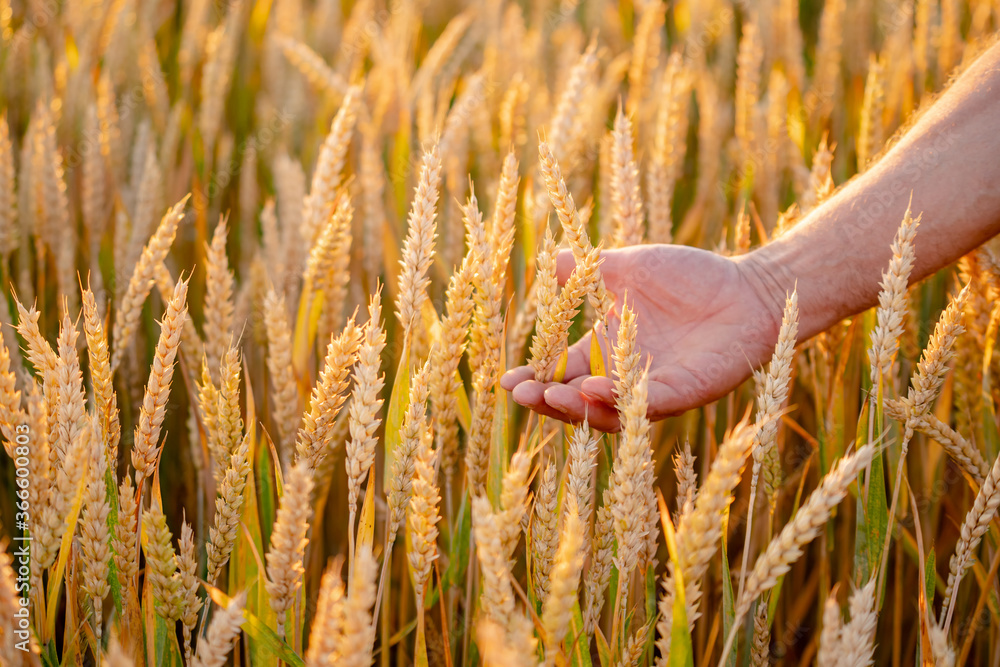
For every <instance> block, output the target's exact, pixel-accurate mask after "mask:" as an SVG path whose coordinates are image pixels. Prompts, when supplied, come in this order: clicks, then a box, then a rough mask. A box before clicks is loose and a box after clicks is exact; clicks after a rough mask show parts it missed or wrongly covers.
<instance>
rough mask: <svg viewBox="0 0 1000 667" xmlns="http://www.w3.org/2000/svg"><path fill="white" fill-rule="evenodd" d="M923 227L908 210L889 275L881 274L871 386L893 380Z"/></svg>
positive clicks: (870, 357)
mask: <svg viewBox="0 0 1000 667" xmlns="http://www.w3.org/2000/svg"><path fill="white" fill-rule="evenodd" d="M919 224H920V216H919V215H918V216H917V217H916V219H914V218H913V217H912V215H911V214H910V207H909V206H907V207H906V213H904V214H903V222H902V223H900V225H899V231H897V232H896V237H895V238H894V239H893V241H892V259H891V260H889V269H888V271H886V272H884V273H883V274H882V283H881V285H882V290H881V291H880V292H879V295H878V301H879V307H878V309H877V311H876V318H877V320H878V323H877V324H876V325H875V330H874V331H872V338H871V348H870V349H869V350H868V360H869V362H870V363H871V378H872V384H873V385H878V382H879V376H880V375H881V378H882V381H883V382H885V381H887V380H889V379H890V378H891V377H892V363H893V360H894V359H895V356H896V352H897V351H898V350H899V337H900V336H901V335H902V333H903V319H904V317H905V316H906V307H907V303H906V287H907V282H908V281H909V278H910V272H911V271H912V270H913V261H914V251H913V240H914V237H915V236H916V233H917V226H918V225H919Z"/></svg>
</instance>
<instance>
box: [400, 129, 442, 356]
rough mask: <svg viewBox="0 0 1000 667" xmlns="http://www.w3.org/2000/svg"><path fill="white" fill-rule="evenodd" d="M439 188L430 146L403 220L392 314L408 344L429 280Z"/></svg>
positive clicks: (436, 157)
mask: <svg viewBox="0 0 1000 667" xmlns="http://www.w3.org/2000/svg"><path fill="white" fill-rule="evenodd" d="M440 187H441V158H440V156H439V155H438V149H437V146H431V148H430V149H428V150H427V151H425V152H424V155H423V157H422V158H421V166H420V180H419V181H418V183H417V189H416V192H415V193H414V195H413V206H412V208H411V209H410V215H409V217H408V219H407V233H406V242H405V243H404V245H403V254H402V259H401V260H400V265H401V267H402V269H401V270H400V272H399V287H398V293H399V296H398V297H397V299H396V314H397V316H398V317H399V321H400V323H401V324H402V325H403V329H404V331H405V334H404V340H405V341H407V342H410V341H412V338H413V336H414V333H415V330H416V326H417V322H418V321H419V318H420V316H421V315H420V314H421V312H422V311H423V307H424V303H425V302H426V301H427V285H428V284H429V283H430V278H429V277H428V276H427V269H428V268H429V267H430V265H431V260H432V259H433V257H434V236H435V234H436V230H437V224H436V222H435V217H436V215H437V211H436V207H437V200H438V189H439V188H440Z"/></svg>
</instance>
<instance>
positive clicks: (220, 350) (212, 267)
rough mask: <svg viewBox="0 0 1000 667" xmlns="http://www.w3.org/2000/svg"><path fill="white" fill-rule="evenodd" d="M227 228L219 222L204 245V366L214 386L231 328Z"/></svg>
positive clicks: (231, 301)
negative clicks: (210, 239) (207, 242)
mask: <svg viewBox="0 0 1000 667" xmlns="http://www.w3.org/2000/svg"><path fill="white" fill-rule="evenodd" d="M228 231H229V229H228V225H227V224H226V220H225V218H222V219H220V220H219V224H218V225H216V226H215V231H214V232H213V233H212V242H211V243H209V244H206V246H205V325H204V327H203V331H204V332H205V363H206V364H207V366H208V370H209V373H211V375H212V380H213V381H214V382H215V383H218V382H219V381H220V375H219V373H220V367H221V365H222V359H223V357H224V356H225V354H226V348H227V347H229V345H230V340H231V337H232V333H231V332H232V329H233V307H234V304H233V285H234V280H233V274H232V272H231V271H230V270H229V259H228V257H226V239H227V235H228Z"/></svg>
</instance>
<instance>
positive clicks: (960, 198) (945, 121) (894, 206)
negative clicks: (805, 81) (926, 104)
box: [743, 46, 1000, 339]
mask: <svg viewBox="0 0 1000 667" xmlns="http://www.w3.org/2000/svg"><path fill="white" fill-rule="evenodd" d="M911 193H912V197H913V204H912V210H913V215H914V217H916V216H917V215H921V216H922V217H921V220H920V226H919V228H918V230H917V236H916V242H915V245H914V247H915V252H916V263H915V266H914V270H913V274H912V276H911V282H914V281H917V280H920V279H921V278H923V277H925V276H927V275H930V274H932V273H934V272H935V271H937V270H938V269H940V268H942V267H944V266H947V265H948V264H950V263H951V262H953V261H955V260H956V259H958V258H959V257H961V256H962V255H964V254H966V253H968V252H969V251H971V250H972V249H974V248H976V247H977V246H979V245H980V244H982V243H983V242H984V241H986V240H987V239H989V238H991V237H992V236H994V235H995V234H997V233H998V232H1000V46H994V47H992V48H991V49H989V50H988V51H987V52H986V53H984V54H983V55H982V56H981V57H980V58H979V59H978V60H977V61H976V62H975V63H973V64H972V65H971V66H970V67H969V68H968V70H967V71H966V72H965V73H964V74H963V75H962V76H961V77H960V78H959V79H958V80H957V81H956V82H955V83H954V84H953V85H952V87H951V88H950V89H949V90H948V91H947V92H946V93H944V94H943V95H942V96H941V98H940V99H939V100H938V101H937V102H936V103H935V104H934V105H933V106H932V107H931V108H930V109H928V110H927V112H926V113H925V114H924V115H923V116H922V117H921V118H920V120H919V121H918V122H917V123H916V124H915V125H914V126H913V127H912V128H911V129H910V130H909V131H908V132H907V133H906V135H905V136H903V137H902V138H901V139H900V141H899V143H897V144H896V145H895V146H894V147H893V148H892V149H891V150H889V151H888V152H887V153H886V154H885V155H884V156H883V157H882V159H880V160H879V161H878V162H877V163H875V164H873V165H872V166H871V167H870V168H869V170H868V171H866V172H865V173H864V174H862V175H860V176H858V177H856V178H855V179H854V180H852V181H851V182H849V183H847V184H846V185H845V186H844V187H843V188H841V189H840V190H839V191H838V192H837V193H836V194H835V195H833V196H832V197H831V198H830V199H828V200H827V201H825V202H824V203H823V204H822V205H820V206H819V207H817V208H816V209H815V210H814V211H812V212H811V213H810V214H809V215H808V216H806V218H805V219H804V220H802V221H801V222H800V223H799V224H798V225H797V226H796V227H794V228H793V229H792V230H791V231H790V232H789V233H787V234H785V235H783V236H782V237H780V238H779V239H777V240H775V241H773V242H772V243H769V244H767V245H766V246H764V247H762V248H760V249H759V250H757V251H755V252H753V253H750V254H749V255H747V256H746V257H745V259H744V260H743V264H744V266H745V268H746V269H747V273H748V274H750V275H751V276H752V278H751V279H752V280H754V281H756V282H757V283H758V285H759V287H760V289H762V290H764V291H765V292H767V293H768V294H769V298H770V299H771V300H773V301H774V302H775V303H778V304H780V303H781V302H782V301H783V299H784V294H785V291H786V290H791V289H792V287H793V286H796V285H797V288H798V292H799V303H800V309H801V323H800V334H801V338H802V339H805V338H809V337H811V336H813V335H815V334H817V333H819V332H821V331H824V330H825V329H827V328H829V327H830V326H832V325H833V324H835V323H836V322H838V321H839V320H841V319H843V318H844V317H848V316H850V315H853V314H855V313H858V312H860V311H862V310H865V309H867V308H869V307H871V306H872V305H874V304H875V303H876V302H877V300H878V292H879V280H880V278H881V273H882V271H883V270H884V269H885V268H886V267H887V266H888V264H889V259H890V257H891V251H890V249H889V246H890V244H891V243H892V239H893V236H894V235H895V233H896V230H897V228H898V227H899V223H900V221H901V220H902V219H903V214H904V212H905V211H906V207H907V204H908V202H909V201H910V196H911Z"/></svg>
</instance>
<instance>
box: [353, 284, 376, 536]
mask: <svg viewBox="0 0 1000 667" xmlns="http://www.w3.org/2000/svg"><path fill="white" fill-rule="evenodd" d="M380 297H381V295H380V293H379V292H376V293H375V294H374V295H373V296H372V297H371V300H370V301H369V302H368V322H367V323H366V324H365V330H364V339H363V340H362V342H361V346H360V348H359V349H358V361H357V363H356V364H355V367H354V379H355V384H354V390H353V391H352V392H351V406H350V409H349V411H348V414H349V416H350V429H351V439H350V440H349V441H348V442H347V500H348V505H349V506H350V510H351V519H352V530H353V518H354V516H355V514H356V513H357V508H358V495H359V494H360V492H361V485H362V484H363V483H364V481H365V478H366V477H367V476H368V471H369V469H371V467H372V464H373V463H374V462H375V445H377V444H378V439H377V437H376V435H375V431H377V430H378V427H379V424H380V423H381V422H382V420H381V418H380V417H379V416H378V415H379V411H380V410H381V408H382V399H381V398H379V392H381V391H382V386H383V384H384V380H385V378H384V376H382V375H379V371H380V370H381V365H382V360H381V355H382V350H383V348H384V347H385V331H384V330H383V329H382V306H381V303H380V301H379V299H380Z"/></svg>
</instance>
